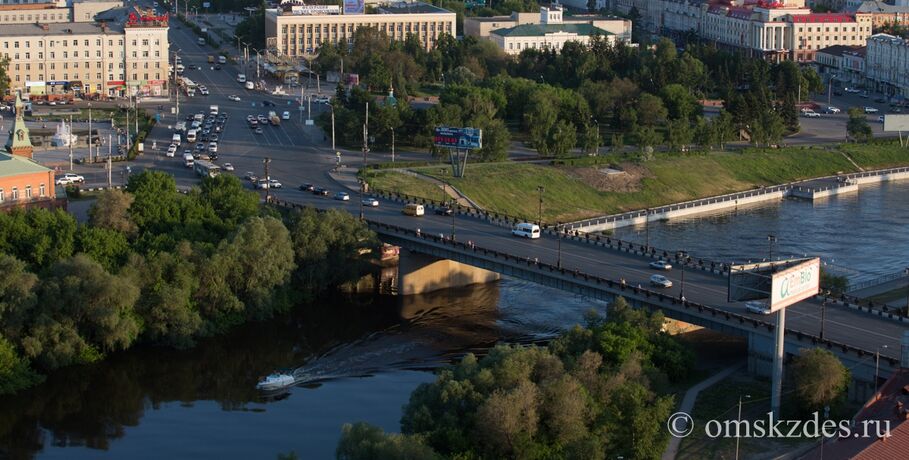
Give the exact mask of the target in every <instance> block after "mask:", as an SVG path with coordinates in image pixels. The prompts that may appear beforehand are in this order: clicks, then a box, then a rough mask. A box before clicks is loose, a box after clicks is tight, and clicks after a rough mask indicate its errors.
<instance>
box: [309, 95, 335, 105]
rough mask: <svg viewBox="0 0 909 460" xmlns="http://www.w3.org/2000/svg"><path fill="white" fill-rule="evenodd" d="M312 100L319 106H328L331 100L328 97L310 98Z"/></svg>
mask: <svg viewBox="0 0 909 460" xmlns="http://www.w3.org/2000/svg"><path fill="white" fill-rule="evenodd" d="M312 100H313V102H316V103H319V104H328V103H329V102H331V98H330V97H328V96H316V97H314V98H312Z"/></svg>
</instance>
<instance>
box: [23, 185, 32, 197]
mask: <svg viewBox="0 0 909 460" xmlns="http://www.w3.org/2000/svg"><path fill="white" fill-rule="evenodd" d="M31 198H32V186H31V185H26V186H25V199H26V200H30V199H31Z"/></svg>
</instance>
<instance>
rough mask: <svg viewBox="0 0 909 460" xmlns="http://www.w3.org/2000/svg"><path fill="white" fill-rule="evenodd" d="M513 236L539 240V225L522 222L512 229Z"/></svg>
mask: <svg viewBox="0 0 909 460" xmlns="http://www.w3.org/2000/svg"><path fill="white" fill-rule="evenodd" d="M511 234H512V235H514V236H520V237H522V238H531V239H535V238H539V237H540V226H539V225H537V224H531V223H530V222H521V223H520V224H517V225H515V226H514V228H512V229H511Z"/></svg>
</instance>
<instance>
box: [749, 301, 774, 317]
mask: <svg viewBox="0 0 909 460" xmlns="http://www.w3.org/2000/svg"><path fill="white" fill-rule="evenodd" d="M745 310H748V313H757V314H759V315H769V314H770V313H771V312H770V307H769V306H768V305H767V302H761V301H760V300H751V301H748V302H745Z"/></svg>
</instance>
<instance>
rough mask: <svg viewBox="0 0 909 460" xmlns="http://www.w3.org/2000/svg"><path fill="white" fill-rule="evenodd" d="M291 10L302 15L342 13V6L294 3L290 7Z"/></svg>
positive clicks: (292, 12)
mask: <svg viewBox="0 0 909 460" xmlns="http://www.w3.org/2000/svg"><path fill="white" fill-rule="evenodd" d="M290 12H291V14H297V15H301V16H324V15H332V14H341V7H339V6H338V5H293V6H291V7H290Z"/></svg>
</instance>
